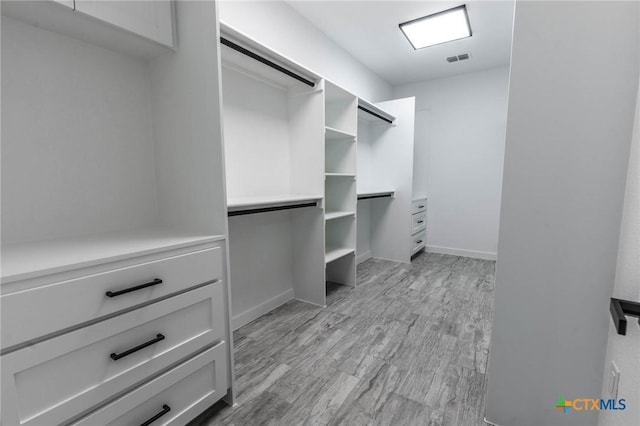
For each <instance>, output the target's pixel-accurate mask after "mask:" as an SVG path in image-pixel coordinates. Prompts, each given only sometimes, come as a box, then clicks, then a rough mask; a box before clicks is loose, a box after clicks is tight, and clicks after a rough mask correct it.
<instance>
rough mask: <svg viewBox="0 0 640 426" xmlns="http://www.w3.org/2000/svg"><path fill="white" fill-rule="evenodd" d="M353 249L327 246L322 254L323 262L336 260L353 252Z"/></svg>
mask: <svg viewBox="0 0 640 426" xmlns="http://www.w3.org/2000/svg"><path fill="white" fill-rule="evenodd" d="M355 251H356V250H355V249H349V248H328V249H327V251H326V253H325V256H324V262H325V263H331V262H333V261H334V260H338V259H340V258H342V257H344V256H347V255H349V254H351V253H354V252H355Z"/></svg>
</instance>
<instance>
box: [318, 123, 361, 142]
mask: <svg viewBox="0 0 640 426" xmlns="http://www.w3.org/2000/svg"><path fill="white" fill-rule="evenodd" d="M324 129H325V132H324V137H325V140H331V141H335V140H344V141H348V142H349V141H354V140H355V139H356V135H354V134H352V133H349V132H344V131H342V130H338V129H334V128H333V127H329V126H325V128H324Z"/></svg>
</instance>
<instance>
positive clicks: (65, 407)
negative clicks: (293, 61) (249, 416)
mask: <svg viewBox="0 0 640 426" xmlns="http://www.w3.org/2000/svg"><path fill="white" fill-rule="evenodd" d="M63 3H64V4H63ZM86 3H87V4H79V2H76V3H75V4H76V6H77V7H75V8H74V3H73V2H52V1H51V2H2V4H1V8H2V283H1V292H2V299H1V301H2V323H3V327H2V361H0V362H2V364H3V372H2V373H3V375H2V392H1V393H2V405H3V408H4V410H3V412H2V421H1V422H2V423H4V424H62V423H64V424H67V423H69V422H71V421H76V420H80V421H81V422H82V421H83V420H82V419H85V421H87V420H86V419H89V418H90V419H92V420H91V421H87V422H88V423H93V424H96V423H102V424H106V423H111V422H113V423H115V424H122V423H135V422H136V418H134V416H135V417H137V418H139V419H142V420H144V419H145V418H149V417H150V416H152V415H153V414H156V413H157V412H158V407H156V406H155V404H154V402H157V401H154V400H153V398H155V396H154V395H155V394H154V393H153V392H162V396H163V398H164V397H166V401H167V402H166V403H167V404H170V405H172V412H171V413H167V415H166V416H165V417H164V419H163V420H166V421H169V422H175V423H186V422H188V421H189V420H191V419H192V418H193V417H195V415H197V414H199V412H201V411H203V410H204V409H205V408H207V407H208V406H209V405H211V404H213V403H214V402H215V401H217V400H218V399H220V398H221V397H223V396H224V395H225V394H227V395H228V397H229V398H230V399H229V401H230V402H232V399H231V398H232V395H231V393H230V392H228V388H232V386H233V374H232V368H233V355H232V354H233V347H232V339H231V330H230V323H229V315H228V314H229V311H228V308H229V306H228V303H227V302H228V287H227V280H226V278H225V275H224V274H225V267H224V265H225V264H226V261H225V259H226V243H225V240H226V228H227V225H226V220H227V218H226V211H225V195H224V185H223V182H224V172H223V170H224V167H223V161H224V159H223V153H222V143H221V139H222V130H221V125H220V121H221V116H220V113H221V111H220V102H219V99H220V98H219V95H220V94H219V84H218V79H219V67H218V59H217V56H218V48H217V46H216V44H215V35H216V33H217V16H216V8H215V5H213V4H212V3H205V2H176V4H173V2H140V4H136V5H129V4H124V2H123V4H122V5H120V6H114V5H113V4H109V2H104V3H101V2H96V3H101V4H99V5H95V6H96V8H93V7H92V5H90V4H89V3H93V2H86ZM174 12H175V14H174ZM174 22H175V25H174ZM155 24H158V27H155ZM149 27H154V28H156V29H158V28H159V29H161V30H163V31H162V33H161V34H159V33H158V34H156V33H154V32H153V31H152V32H147V31H146V30H148V29H149ZM138 30H139V31H138ZM165 30H166V31H165ZM156 35H158V36H160V35H161V36H162V37H161V39H160V38H158V39H155V38H154V37H155V36H156ZM176 40H177V43H175V41H176ZM156 274H158V275H156ZM160 274H162V275H160ZM146 281H150V282H149V283H148V284H141V283H145V282H146ZM136 284H140V285H137V286H134V285H136ZM123 288H127V291H122V292H119V291H115V290H121V289H123ZM105 290H109V291H107V292H105ZM111 290H114V291H111ZM124 293H126V294H124ZM178 293H179V294H178ZM115 296H118V297H117V298H116V297H115ZM160 311H163V314H162V315H165V316H167V317H168V316H171V318H174V319H175V318H178V319H179V318H185V315H192V317H193V315H194V312H195V313H200V314H201V315H200V316H199V317H198V318H200V319H203V320H202V321H201V322H199V323H198V327H200V328H199V329H198V334H197V336H195V337H194V336H191V335H189V333H190V332H191V331H192V330H191V329H188V327H186V328H185V329H181V330H177V329H175V328H173V329H171V330H170V331H168V332H167V333H166V334H167V335H166V339H163V340H164V341H163V342H160V341H156V342H153V346H152V347H150V348H149V349H148V350H145V351H141V352H138V353H137V354H135V355H132V356H131V357H130V358H127V359H125V360H122V361H120V362H119V363H117V364H116V363H114V362H113V361H112V359H114V360H115V358H112V359H110V358H109V351H114V353H115V352H122V351H123V350H124V349H127V348H131V347H134V346H135V345H136V344H137V343H139V342H141V341H145V339H146V340H148V338H149V337H148V334H146V333H150V331H149V330H147V328H149V327H148V326H154V325H158V326H159V325H163V327H164V326H166V329H169V328H170V327H171V325H170V324H161V323H162V319H158V318H155V319H154V317H153V315H160V314H159V313H158V312H160ZM192 317H190V318H192ZM150 318H151V319H150ZM194 324H195V323H193V324H192V326H193V327H195V325H194ZM142 329H145V330H144V331H145V332H146V333H145V334H141V333H142V331H143V330H142ZM157 331H159V330H156V332H157ZM162 332H163V333H164V332H165V331H164V329H163V331H162ZM136 333H137V334H136ZM138 334H140V335H138ZM153 335H155V333H154V334H153ZM88 345H93V346H88ZM109 345H111V348H109V347H108V346H109ZM86 348H94V349H95V350H94V349H86ZM98 349H100V350H98ZM103 352H105V353H103ZM54 357H55V359H54ZM133 358H135V363H132V362H130V361H131V360H132V359H133ZM127 363H128V367H126V365H127ZM174 367H175V368H174ZM65 372H66V373H65ZM67 373H70V374H67ZM192 373H194V374H196V375H198V374H199V376H200V377H206V378H207V382H206V384H205V385H203V386H200V387H199V388H196V384H194V383H193V381H192V380H189V379H187V380H183V379H185V378H186V377H187V376H188V375H189V374H192ZM181 380H182V381H181ZM178 382H179V384H176V383H178ZM143 383H147V384H148V383H153V384H154V385H153V387H154V389H155V390H154V389H151V390H150V389H149V388H148V387H145V386H144V385H143ZM174 384H176V385H175V386H174ZM198 386H199V385H198ZM169 387H171V388H170V390H168V391H167V392H165V391H166V390H167V389H169ZM229 390H230V389H229ZM194 392H200V393H197V394H196V393H194ZM180 393H188V394H190V395H192V396H194V397H195V396H197V397H198V399H197V400H191V401H185V400H181V399H180V398H179V397H178V396H177V395H178V394H180ZM116 397H117V398H116ZM149 398H151V399H149ZM127 399H128V401H136V404H134V405H133V406H130V407H129V408H127V409H126V410H125V409H124V407H125V406H127V404H128V403H127V402H126V401H125V400H127ZM147 402H149V404H151V406H146V405H145V404H147ZM159 407H160V408H161V407H162V405H160V406H159ZM105 410H106V411H105ZM146 410H148V411H146ZM143 411H146V414H145V412H143ZM125 413H126V414H125ZM83 416H89V417H83ZM95 416H97V417H95ZM120 416H123V417H120ZM138 423H141V421H138Z"/></svg>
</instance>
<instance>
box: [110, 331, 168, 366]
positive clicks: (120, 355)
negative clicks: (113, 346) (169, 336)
mask: <svg viewBox="0 0 640 426" xmlns="http://www.w3.org/2000/svg"><path fill="white" fill-rule="evenodd" d="M161 340H164V336H163V335H162V334H160V333H158V335H157V336H156V338H155V339H151V340H149V341H148V342H144V343H143V344H141V345H138V346H136V347H135V348H131V349H129V350H126V351H124V352H122V353H120V354H117V353H115V352H114V353H112V354H111V355H110V356H111V359H112V360H114V361H117V360H119V359H120V358H124V357H125V356H127V355H131V354H132V353H134V352H138V351H139V350H140V349H144V348H146V347H147V346H151V345H153V344H154V343H158V342H159V341H161Z"/></svg>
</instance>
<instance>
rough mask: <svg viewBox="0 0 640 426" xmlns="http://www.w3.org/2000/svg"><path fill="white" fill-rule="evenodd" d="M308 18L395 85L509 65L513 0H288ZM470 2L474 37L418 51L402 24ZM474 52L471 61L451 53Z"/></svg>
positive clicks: (368, 66)
mask: <svg viewBox="0 0 640 426" xmlns="http://www.w3.org/2000/svg"><path fill="white" fill-rule="evenodd" d="M287 3H289V4H290V5H291V6H292V7H293V8H294V9H296V10H297V11H298V12H299V13H300V14H302V15H303V16H304V17H305V18H307V19H308V20H309V21H311V22H312V23H313V24H314V25H315V26H316V27H317V28H319V29H320V30H321V31H322V32H324V33H325V34H326V35H327V36H328V37H329V38H331V39H332V40H333V41H335V42H336V43H337V44H338V45H340V46H342V47H343V48H344V49H346V50H347V51H348V52H349V53H350V54H351V55H352V56H354V57H355V58H357V59H358V60H359V61H360V62H362V63H363V64H364V65H365V66H367V68H369V69H371V70H373V71H374V72H375V73H376V74H378V75H379V76H380V77H382V78H383V79H385V80H386V81H387V82H389V83H390V84H392V85H394V86H395V85H400V84H405V83H412V82H416V81H422V80H428V79H434V78H441V77H446V76H451V75H456V74H463V73H468V72H473V71H478V70H482V69H487V68H493V67H498V66H501V65H507V64H508V63H509V58H510V55H511V34H512V26H513V5H514V3H513V1H512V0H502V1H484V0H482V1H481V0H467V1H466V2H465V1H424V0H423V1H392V0H387V1H383V0H367V1H362V0H361V1H353V0H339V1H336V0H331V1H329V0H324V1H317V0H288V1H287ZM461 4H466V5H467V11H468V13H469V21H470V23H471V30H472V33H473V36H472V37H470V38H466V39H462V40H456V41H452V42H449V43H443V44H440V45H437V46H431V47H427V48H424V49H420V50H414V49H413V48H412V47H411V45H410V44H409V42H408V41H407V39H406V38H405V37H404V35H403V34H402V32H401V31H400V29H399V28H398V24H400V23H402V22H406V21H410V20H412V19H416V18H420V17H422V16H425V15H430V14H432V13H435V12H439V11H442V10H446V9H450V8H452V7H455V6H459V5H461ZM462 53H469V54H470V55H471V58H470V59H468V60H466V61H461V62H454V63H448V62H447V61H446V58H447V57H449V56H454V55H460V54H462Z"/></svg>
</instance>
